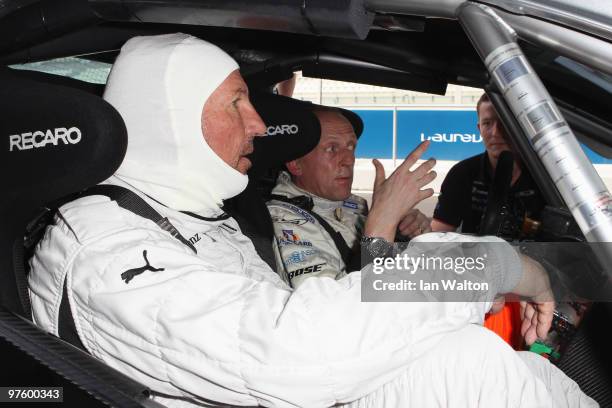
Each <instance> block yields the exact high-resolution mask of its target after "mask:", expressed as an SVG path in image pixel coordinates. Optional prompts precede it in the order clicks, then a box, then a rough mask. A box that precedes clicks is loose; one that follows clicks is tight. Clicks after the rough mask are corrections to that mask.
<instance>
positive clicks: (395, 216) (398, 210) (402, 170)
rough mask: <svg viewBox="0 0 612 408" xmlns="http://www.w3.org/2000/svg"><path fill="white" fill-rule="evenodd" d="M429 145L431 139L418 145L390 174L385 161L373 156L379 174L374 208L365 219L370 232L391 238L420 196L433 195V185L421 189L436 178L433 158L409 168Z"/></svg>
mask: <svg viewBox="0 0 612 408" xmlns="http://www.w3.org/2000/svg"><path fill="white" fill-rule="evenodd" d="M428 147H429V141H425V142H423V143H421V144H420V145H419V146H417V148H416V149H414V150H413V151H412V152H411V153H410V154H409V155H408V156H407V157H406V160H404V162H403V163H402V164H401V165H400V166H399V167H398V168H397V169H395V171H394V172H393V173H392V174H391V175H390V176H389V177H388V178H386V177H385V169H384V168H383V166H382V164H381V163H380V162H379V161H378V160H376V159H374V160H373V161H372V162H373V163H374V167H375V168H376V178H375V180H374V192H373V195H372V209H371V211H370V214H369V216H368V221H367V223H366V228H365V234H366V235H367V236H379V237H383V238H385V239H387V240H388V241H392V240H393V237H394V235H395V230H396V229H397V226H398V224H399V222H400V221H401V220H402V219H403V218H404V217H406V216H407V215H408V213H409V211H410V210H411V209H412V208H413V207H414V206H415V204H417V203H418V202H420V201H421V200H424V199H425V198H428V197H431V196H432V195H433V189H431V188H428V189H424V190H422V188H423V187H424V186H426V185H427V184H429V183H431V181H433V179H435V178H436V173H435V172H434V171H432V168H433V167H434V165H435V164H436V161H435V160H434V159H430V160H427V161H426V162H424V163H422V164H421V165H420V166H418V167H417V168H416V169H415V170H414V171H411V170H410V168H411V167H412V166H413V165H414V164H415V163H416V162H417V160H419V158H420V157H421V156H422V155H423V153H424V152H425V150H427V148H428Z"/></svg>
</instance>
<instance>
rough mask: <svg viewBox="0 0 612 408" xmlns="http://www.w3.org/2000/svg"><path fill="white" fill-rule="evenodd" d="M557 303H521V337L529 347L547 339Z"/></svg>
mask: <svg viewBox="0 0 612 408" xmlns="http://www.w3.org/2000/svg"><path fill="white" fill-rule="evenodd" d="M554 311H555V302H550V301H547V302H535V301H532V302H526V301H521V320H522V321H523V323H522V324H521V336H523V338H524V339H525V342H526V343H527V344H529V345H531V344H533V343H534V342H535V341H536V340H537V339H542V340H543V339H545V338H546V335H547V334H548V331H549V330H550V326H551V325H552V321H553V313H554Z"/></svg>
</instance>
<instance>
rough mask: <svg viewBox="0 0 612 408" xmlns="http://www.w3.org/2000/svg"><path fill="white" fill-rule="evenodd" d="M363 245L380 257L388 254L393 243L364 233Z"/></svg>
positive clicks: (372, 253) (375, 256) (372, 254)
mask: <svg viewBox="0 0 612 408" xmlns="http://www.w3.org/2000/svg"><path fill="white" fill-rule="evenodd" d="M361 247H362V248H365V249H366V250H367V251H368V253H369V254H370V255H371V256H372V257H374V258H379V257H381V256H385V255H387V253H388V252H389V250H390V249H391V248H392V247H393V244H392V243H390V242H389V241H387V240H386V239H384V238H381V237H367V236H365V235H364V236H362V237H361Z"/></svg>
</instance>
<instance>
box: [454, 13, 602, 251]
mask: <svg viewBox="0 0 612 408" xmlns="http://www.w3.org/2000/svg"><path fill="white" fill-rule="evenodd" d="M457 16H458V18H459V22H460V23H461V25H462V26H463V28H464V30H465V32H466V33H467V35H468V37H469V38H470V41H471V42H472V43H473V44H474V46H475V48H476V50H477V51H478V53H479V55H480V57H481V58H482V60H483V61H484V62H485V65H486V67H487V70H488V71H489V73H490V75H491V78H492V80H493V82H494V83H495V85H496V86H497V87H498V89H499V90H500V91H501V93H502V95H503V97H504V100H505V101H506V103H507V104H508V106H509V107H510V109H511V110H512V113H513V114H514V115H515V117H516V118H517V121H518V123H519V124H520V126H521V129H522V130H523V133H524V134H525V135H526V136H527V138H528V139H529V142H530V145H531V146H532V148H533V149H534V150H535V152H536V153H537V155H538V157H539V158H540V160H541V161H542V163H543V164H544V167H545V168H546V171H547V172H548V174H550V176H551V179H552V180H553V181H554V183H555V186H556V187H557V189H558V190H559V193H560V194H561V196H562V197H563V199H564V200H565V203H566V204H567V206H568V208H569V210H570V211H571V212H572V215H573V216H574V218H575V219H576V222H577V223H578V226H579V227H580V229H581V230H582V232H583V233H584V235H585V237H586V238H587V240H588V241H589V242H612V195H610V193H609V192H608V189H607V188H606V186H605V184H604V183H603V181H602V180H601V178H600V177H599V175H598V174H597V172H596V171H595V169H594V167H593V165H592V164H591V162H590V161H589V160H588V158H587V157H586V155H585V154H584V152H583V150H582V148H581V147H580V145H579V144H578V141H577V140H576V137H575V136H574V134H573V132H572V130H571V129H570V128H569V126H568V124H567V122H566V121H565V120H564V118H563V116H562V115H561V112H560V111H559V109H558V108H557V106H556V104H555V102H554V101H553V99H552V98H551V96H550V95H549V93H548V91H547V90H546V88H545V87H544V85H543V84H542V82H541V81H540V78H539V77H538V76H537V74H536V73H535V71H534V70H533V68H532V67H531V65H530V64H529V61H527V59H526V58H525V55H524V54H523V52H522V50H521V49H520V47H519V46H518V44H517V43H516V33H515V32H514V30H513V29H512V28H511V27H510V26H509V25H507V24H506V23H505V22H504V21H503V20H502V19H501V18H500V17H499V16H498V15H497V14H496V13H495V12H494V11H493V10H492V9H491V8H490V7H487V6H484V5H482V4H475V3H465V4H463V5H462V6H461V7H460V8H459V10H458V15H457ZM608 259H612V253H611V254H608Z"/></svg>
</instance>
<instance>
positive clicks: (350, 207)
mask: <svg viewBox="0 0 612 408" xmlns="http://www.w3.org/2000/svg"><path fill="white" fill-rule="evenodd" d="M313 111H314V113H315V115H316V116H317V118H318V119H319V122H320V124H321V139H320V141H319V144H318V145H317V146H316V147H315V148H314V149H313V150H312V151H310V152H309V153H308V154H306V155H305V156H303V157H301V158H299V159H296V160H292V161H290V162H288V163H287V164H286V166H287V170H288V172H282V173H281V174H280V176H279V178H278V181H277V185H276V187H275V188H274V189H273V190H272V198H273V199H272V200H271V201H270V202H268V209H269V210H270V214H271V215H272V220H273V222H274V233H275V236H276V242H275V253H276V261H277V270H278V271H279V273H280V274H281V276H282V277H283V278H284V280H285V281H286V282H288V283H289V284H290V285H291V286H292V287H294V288H295V287H297V286H298V285H299V284H300V283H301V282H303V281H304V280H305V279H306V278H308V277H312V276H319V277H321V276H327V277H331V278H334V279H338V278H340V277H342V276H344V275H345V274H346V273H348V272H352V271H355V270H359V269H361V265H360V263H361V256H360V251H359V249H360V244H359V242H360V239H361V237H362V235H363V227H364V225H365V220H366V216H367V213H368V207H367V202H366V200H365V199H363V198H362V197H359V196H356V195H353V194H351V186H352V184H353V167H354V165H355V147H356V144H357V138H358V137H359V136H360V135H361V132H362V131H363V122H362V121H361V119H360V118H359V116H357V115H356V114H355V113H353V112H351V111H347V110H344V109H338V108H326V107H317V108H315V109H314V110H313ZM421 224H422V227H421V226H420V225H421ZM428 224H429V220H428V219H426V217H425V216H424V215H422V214H421V213H419V212H418V210H414V211H413V213H411V214H410V216H408V217H406V219H405V221H404V222H403V223H402V225H401V227H400V228H401V230H402V231H406V232H407V233H406V235H416V234H418V233H419V231H420V232H425V231H427V229H426V228H428V226H429V225H428Z"/></svg>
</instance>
